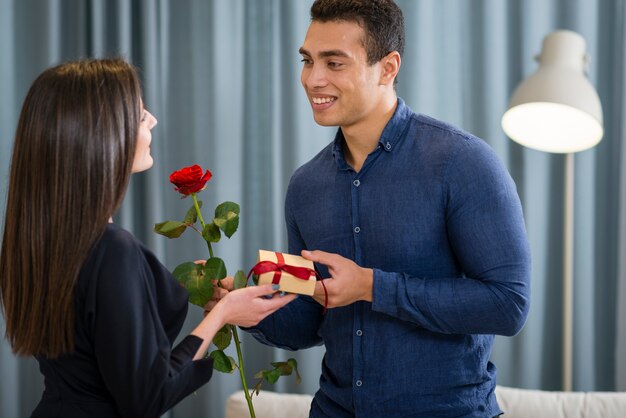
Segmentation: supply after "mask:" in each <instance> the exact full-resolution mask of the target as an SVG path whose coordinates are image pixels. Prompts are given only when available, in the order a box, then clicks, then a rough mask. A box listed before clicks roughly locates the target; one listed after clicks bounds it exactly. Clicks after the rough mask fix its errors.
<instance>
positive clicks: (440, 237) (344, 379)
mask: <svg viewBox="0 0 626 418" xmlns="http://www.w3.org/2000/svg"><path fill="white" fill-rule="evenodd" d="M344 141H345V140H344V138H343V135H342V132H341V129H339V131H338V132H337V135H336V138H335V141H334V142H333V143H332V144H330V145H329V146H327V147H326V148H324V149H323V150H322V151H321V152H320V153H319V154H318V155H317V156H315V157H314V158H313V159H312V160H311V161H309V162H308V163H306V164H305V165H304V166H302V167H300V168H299V169H298V170H297V171H296V172H295V173H294V175H293V177H292V179H291V182H290V184H289V188H288V191H287V197H286V203H285V216H286V221H287V230H288V236H289V252H290V253H293V254H299V253H300V251H301V250H302V249H309V250H323V251H327V252H331V253H337V254H340V255H342V256H344V257H347V258H350V259H352V260H354V261H355V262H356V263H357V264H358V265H360V266H363V267H368V268H372V269H374V283H373V295H372V296H373V301H372V302H371V303H369V302H357V303H354V304H352V305H349V306H345V307H341V308H334V309H329V310H328V311H327V313H326V314H325V315H322V307H321V306H320V305H319V304H317V303H316V302H315V301H313V300H312V299H311V298H309V297H302V296H301V297H300V298H298V299H297V300H296V301H295V302H293V303H291V304H289V305H287V306H286V307H284V308H283V309H281V310H280V311H278V312H277V313H275V314H274V315H272V316H271V317H269V318H267V319H265V320H264V321H263V322H261V323H260V324H259V325H258V326H257V327H255V328H253V329H251V330H250V332H251V333H252V334H253V335H254V336H255V338H257V339H258V340H260V341H262V342H264V343H267V344H271V345H274V346H277V347H282V348H286V349H292V350H297V349H302V348H306V347H311V346H314V345H319V344H324V345H325V347H326V353H325V356H324V360H323V364H322V374H321V377H320V389H319V391H318V392H317V393H316V395H315V398H314V401H313V404H312V409H311V416H312V417H332V418H341V417H351V416H356V417H372V418H381V417H389V418H391V417H393V418H397V417H448V416H449V417H452V416H454V417H491V416H495V415H497V414H499V413H500V412H501V411H500V409H499V408H498V405H497V402H496V399H495V395H494V388H495V384H496V380H495V379H496V368H495V366H494V365H493V364H492V363H491V362H490V361H489V356H490V353H491V348H492V344H493V340H494V334H502V335H513V334H516V333H517V332H518V331H519V330H520V329H521V327H522V325H523V324H524V322H525V320H526V316H527V314H528V308H529V291H530V288H529V286H530V252H529V248H528V242H527V237H526V231H525V227H524V221H523V216H522V210H521V205H520V201H519V198H518V195H517V193H516V189H515V184H514V183H513V181H512V179H511V177H510V176H509V174H508V172H507V171H506V169H505V168H504V167H503V165H502V163H501V162H500V161H499V159H498V158H497V156H496V155H495V153H494V152H493V151H492V149H491V148H490V147H489V146H487V145H486V144H485V142H484V141H482V140H481V139H479V138H476V137H474V136H472V135H470V134H468V133H466V132H463V131H461V130H459V129H456V128H454V127H452V126H450V125H447V124H445V123H442V122H440V121H437V120H434V119H432V118H429V117H427V116H424V115H419V114H415V113H414V112H412V111H411V110H410V109H409V108H408V107H407V106H406V105H405V104H404V102H403V101H402V100H401V99H399V100H398V106H397V109H396V111H395V113H394V116H393V117H392V119H391V120H390V121H389V122H388V124H387V126H386V127H385V129H384V131H383V133H382V135H381V137H380V141H379V145H378V147H377V148H376V149H375V150H374V151H373V152H372V153H371V154H370V155H369V156H368V157H367V159H366V161H365V163H364V164H363V167H362V168H361V170H360V171H359V172H358V173H357V172H355V171H354V170H353V169H352V168H351V167H350V166H349V165H348V164H347V163H346V160H345V158H344V147H345V143H344ZM318 268H319V269H320V270H321V272H322V275H323V276H324V277H328V271H327V270H326V269H325V267H324V266H321V265H320V266H318Z"/></svg>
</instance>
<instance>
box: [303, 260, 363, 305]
mask: <svg viewBox="0 0 626 418" xmlns="http://www.w3.org/2000/svg"><path fill="white" fill-rule="evenodd" d="M302 257H304V258H306V259H307V260H311V261H313V262H315V263H320V264H324V265H325V266H327V267H328V272H329V273H330V276H331V277H330V278H328V279H324V280H323V281H324V285H325V286H326V290H327V291H328V301H327V307H328V308H337V307H339V306H346V305H350V304H351V303H354V302H357V301H359V300H364V301H366V302H371V301H372V288H373V285H374V271H373V270H372V269H368V268H363V267H359V266H358V265H357V264H356V263H355V262H354V261H352V260H350V259H347V258H345V257H342V256H340V255H339V254H332V253H326V252H324V251H317V250H316V251H307V250H304V251H302ZM313 298H314V299H315V300H316V301H317V302H319V303H320V304H322V305H323V304H324V299H325V295H324V288H323V287H322V283H321V282H319V281H318V282H317V283H316V284H315V294H314V295H313Z"/></svg>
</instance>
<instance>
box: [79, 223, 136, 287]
mask: <svg viewBox="0 0 626 418" xmlns="http://www.w3.org/2000/svg"><path fill="white" fill-rule="evenodd" d="M146 251H147V250H146V248H145V247H144V246H143V244H142V243H141V242H140V241H139V240H138V239H137V238H135V236H134V235H133V234H131V233H130V232H128V231H127V230H125V229H124V228H122V227H120V226H118V225H115V224H113V223H110V224H108V225H107V226H106V228H105V229H104V231H103V233H102V235H101V236H100V238H99V239H98V240H97V241H96V243H95V244H94V245H93V247H92V249H91V252H90V254H89V256H88V257H87V259H86V260H85V263H84V265H83V268H82V271H81V273H82V276H88V277H97V276H101V275H103V274H106V275H107V276H109V280H117V279H118V278H119V279H120V280H121V279H122V277H128V276H131V277H132V276H134V275H135V274H136V273H138V272H142V271H145V266H146V265H147V254H146Z"/></svg>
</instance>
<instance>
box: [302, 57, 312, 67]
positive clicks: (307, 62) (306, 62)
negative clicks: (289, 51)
mask: <svg viewBox="0 0 626 418" xmlns="http://www.w3.org/2000/svg"><path fill="white" fill-rule="evenodd" d="M300 62H302V63H304V64H305V65H309V64H312V63H313V61H311V60H310V59H308V58H302V59H301V60H300Z"/></svg>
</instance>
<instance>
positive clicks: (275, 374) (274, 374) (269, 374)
mask: <svg viewBox="0 0 626 418" xmlns="http://www.w3.org/2000/svg"><path fill="white" fill-rule="evenodd" d="M279 377H280V370H278V369H273V370H265V371H263V378H264V379H265V380H267V381H268V382H270V383H271V384H274V383H276V381H278V378H279Z"/></svg>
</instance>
